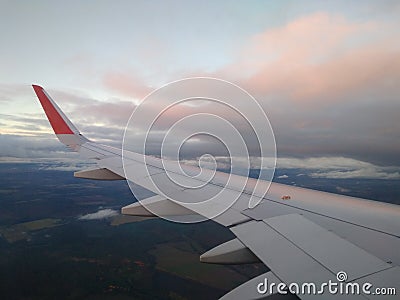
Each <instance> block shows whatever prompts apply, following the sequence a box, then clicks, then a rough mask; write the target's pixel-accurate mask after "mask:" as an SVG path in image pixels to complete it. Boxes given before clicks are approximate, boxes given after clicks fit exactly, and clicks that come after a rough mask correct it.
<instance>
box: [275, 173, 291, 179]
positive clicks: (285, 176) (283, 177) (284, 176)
mask: <svg viewBox="0 0 400 300" xmlns="http://www.w3.org/2000/svg"><path fill="white" fill-rule="evenodd" d="M277 178H280V179H285V178H289V176H287V175H286V174H284V175H281V176H278V177H277Z"/></svg>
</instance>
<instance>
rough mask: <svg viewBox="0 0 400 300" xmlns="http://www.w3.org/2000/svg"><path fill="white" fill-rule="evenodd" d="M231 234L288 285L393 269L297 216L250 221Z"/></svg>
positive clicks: (317, 282) (359, 275)
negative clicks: (341, 273) (340, 274)
mask: <svg viewBox="0 0 400 300" xmlns="http://www.w3.org/2000/svg"><path fill="white" fill-rule="evenodd" d="M231 231H232V232H233V233H234V234H235V235H236V236H237V237H238V239H239V240H240V241H241V242H242V243H243V244H244V245H246V246H247V247H248V248H249V249H250V250H251V251H252V252H253V253H254V254H255V255H257V256H258V257H259V258H260V260H261V261H262V262H263V263H265V264H266V265H267V266H268V267H269V268H270V269H271V270H272V271H273V272H274V274H275V275H276V276H277V277H278V278H279V279H280V280H282V281H283V282H285V283H286V284H290V283H297V284H300V285H302V284H307V283H314V284H315V285H316V286H317V287H318V286H321V285H322V284H323V283H326V282H328V281H329V280H332V281H336V282H337V280H336V274H337V273H338V272H339V271H344V272H346V273H347V272H348V275H347V276H348V280H349V281H353V280H355V279H358V278H361V277H364V276H368V275H371V274H373V273H376V272H379V271H382V270H385V269H389V268H391V267H392V266H391V265H390V264H387V263H385V262H384V261H382V260H380V259H378V258H376V257H374V256H372V255H371V254H369V253H367V252H366V251H365V250H363V249H361V248H359V247H357V246H355V245H353V244H352V243H350V242H348V241H346V240H344V239H342V238H340V237H338V236H336V235H335V234H333V233H331V232H329V231H327V230H326V229H324V228H322V227H320V226H319V225H317V224H315V223H313V222H311V221H308V220H307V219H305V218H304V217H302V216H300V215H296V214H292V215H285V216H278V217H273V218H269V219H266V220H264V221H251V222H247V223H245V224H241V225H237V226H234V227H232V228H231ZM298 296H299V297H300V298H301V299H315V296H314V297H313V295H305V294H304V295H303V294H302V295H298ZM335 296H336V297H335ZM336 298H337V295H330V294H328V293H324V294H321V295H318V299H336ZM356 298H357V297H356Z"/></svg>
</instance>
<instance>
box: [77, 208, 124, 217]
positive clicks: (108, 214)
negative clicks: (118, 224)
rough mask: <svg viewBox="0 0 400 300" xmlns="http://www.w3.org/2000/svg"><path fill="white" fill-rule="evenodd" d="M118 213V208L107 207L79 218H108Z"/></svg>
mask: <svg viewBox="0 0 400 300" xmlns="http://www.w3.org/2000/svg"><path fill="white" fill-rule="evenodd" d="M118 214H119V213H118V212H117V211H116V210H114V209H110V208H107V209H101V210H99V211H97V212H95V213H91V214H86V215H83V216H80V217H79V218H78V219H79V220H104V219H108V218H111V217H115V216H117V215H118Z"/></svg>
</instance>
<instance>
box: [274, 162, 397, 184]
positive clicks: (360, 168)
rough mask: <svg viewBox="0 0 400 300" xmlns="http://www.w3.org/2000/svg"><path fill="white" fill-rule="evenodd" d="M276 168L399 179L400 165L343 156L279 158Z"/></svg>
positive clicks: (317, 175) (333, 175)
mask: <svg viewBox="0 0 400 300" xmlns="http://www.w3.org/2000/svg"><path fill="white" fill-rule="evenodd" d="M277 168H278V169H302V170H310V171H311V172H310V173H308V175H309V176H311V177H314V178H335V179H338V178H343V179H346V178H369V179H400V167H392V166H389V167H388V166H386V167H385V166H378V165H374V164H372V163H369V162H365V161H360V160H356V159H352V158H345V157H312V158H304V159H301V158H279V159H278V161H277Z"/></svg>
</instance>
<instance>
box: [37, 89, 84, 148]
mask: <svg viewBox="0 0 400 300" xmlns="http://www.w3.org/2000/svg"><path fill="white" fill-rule="evenodd" d="M32 87H33V90H34V91H35V93H36V96H37V97H38V99H39V101H40V104H41V105H42V107H43V110H44V112H45V113H46V116H47V118H48V119H49V122H50V124H51V127H53V130H54V133H55V134H56V135H57V137H58V139H59V140H60V141H61V142H62V143H63V144H65V145H68V146H71V147H72V148H74V149H76V146H77V145H82V144H83V143H85V142H87V141H88V139H86V138H85V137H83V136H82V135H81V134H80V133H79V131H78V129H77V128H76V127H75V126H74V124H72V122H71V121H70V120H69V119H68V118H67V116H66V115H65V114H64V113H63V112H62V110H61V109H60V108H59V107H58V105H57V104H56V103H55V102H54V101H53V99H51V97H50V96H49V94H47V92H46V91H45V90H44V89H43V88H42V87H41V86H39V85H35V84H33V85H32Z"/></svg>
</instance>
